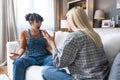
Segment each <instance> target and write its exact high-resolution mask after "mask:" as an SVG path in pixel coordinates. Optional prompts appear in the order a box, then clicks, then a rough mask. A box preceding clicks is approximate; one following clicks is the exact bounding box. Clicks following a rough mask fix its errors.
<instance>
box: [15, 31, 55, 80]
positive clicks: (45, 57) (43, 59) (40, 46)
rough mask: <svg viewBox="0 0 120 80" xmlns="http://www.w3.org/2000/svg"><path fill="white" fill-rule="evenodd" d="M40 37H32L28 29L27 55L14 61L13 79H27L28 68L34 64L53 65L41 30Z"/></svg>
mask: <svg viewBox="0 0 120 80" xmlns="http://www.w3.org/2000/svg"><path fill="white" fill-rule="evenodd" d="M40 36H42V37H40V38H32V37H31V34H30V29H28V43H27V50H26V52H25V53H26V55H25V56H24V57H21V58H18V59H16V60H15V61H14V62H13V80H25V73H26V69H27V68H28V67H29V66H32V65H39V66H53V62H52V56H51V55H50V53H49V52H48V51H47V49H46V40H45V38H43V35H42V33H41V30H40Z"/></svg>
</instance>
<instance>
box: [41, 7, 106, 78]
mask: <svg viewBox="0 0 120 80" xmlns="http://www.w3.org/2000/svg"><path fill="white" fill-rule="evenodd" d="M66 21H67V26H68V29H69V31H71V33H70V34H69V36H68V37H67V38H66V41H65V42H64V44H63V47H62V48H60V49H58V48H57V47H56V44H55V42H54V36H53V37H52V36H50V35H49V34H48V33H47V32H46V31H43V35H44V37H45V38H46V39H47V40H48V41H49V43H50V44H49V45H50V46H51V51H52V54H53V61H54V64H55V65H56V67H57V68H55V67H52V66H47V67H46V68H45V69H44V70H43V77H44V79H45V80H105V77H106V76H107V74H108V60H107V58H106V55H105V52H104V49H103V45H102V42H101V39H100V37H99V35H98V34H97V33H96V32H95V31H94V30H93V28H92V27H91V26H90V24H89V22H88V19H87V16H86V13H85V12H84V10H83V9H82V8H80V7H74V8H72V9H71V10H70V11H68V13H67V14H66ZM64 67H68V69H69V71H70V74H67V73H66V72H65V71H63V70H61V68H64Z"/></svg>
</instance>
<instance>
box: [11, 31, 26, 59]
mask: <svg viewBox="0 0 120 80" xmlns="http://www.w3.org/2000/svg"><path fill="white" fill-rule="evenodd" d="M19 39H20V48H19V50H18V52H17V53H14V52H13V53H11V55H10V58H11V59H12V60H15V59H17V58H19V57H21V56H22V55H23V53H24V51H25V49H26V46H27V41H26V37H25V31H22V32H21V33H20V37H19Z"/></svg>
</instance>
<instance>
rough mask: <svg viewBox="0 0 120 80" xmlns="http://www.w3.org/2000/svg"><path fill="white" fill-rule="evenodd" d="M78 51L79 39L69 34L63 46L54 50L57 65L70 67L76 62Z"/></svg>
mask: <svg viewBox="0 0 120 80" xmlns="http://www.w3.org/2000/svg"><path fill="white" fill-rule="evenodd" d="M79 47H80V46H79ZM77 51H78V46H77V39H76V38H73V37H72V36H69V37H68V38H67V39H66V41H65V42H64V45H63V47H62V48H60V49H57V48H56V49H55V50H54V51H53V60H54V63H55V65H56V66H57V67H59V68H63V67H68V66H69V65H71V64H72V63H73V62H74V60H75V58H76V55H77Z"/></svg>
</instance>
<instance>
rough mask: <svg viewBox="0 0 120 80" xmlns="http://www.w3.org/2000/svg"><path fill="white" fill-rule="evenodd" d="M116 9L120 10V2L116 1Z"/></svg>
mask: <svg viewBox="0 0 120 80" xmlns="http://www.w3.org/2000/svg"><path fill="white" fill-rule="evenodd" d="M116 7H117V9H120V0H117V1H116Z"/></svg>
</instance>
